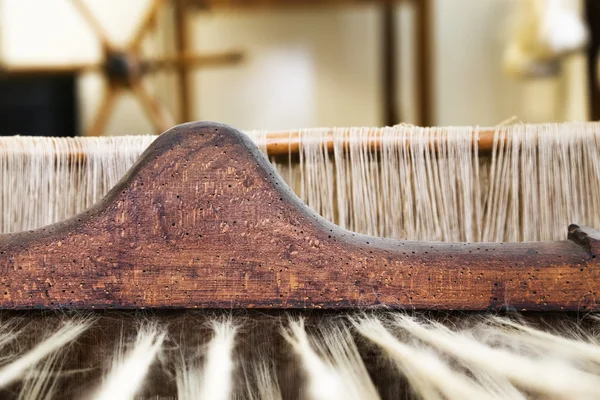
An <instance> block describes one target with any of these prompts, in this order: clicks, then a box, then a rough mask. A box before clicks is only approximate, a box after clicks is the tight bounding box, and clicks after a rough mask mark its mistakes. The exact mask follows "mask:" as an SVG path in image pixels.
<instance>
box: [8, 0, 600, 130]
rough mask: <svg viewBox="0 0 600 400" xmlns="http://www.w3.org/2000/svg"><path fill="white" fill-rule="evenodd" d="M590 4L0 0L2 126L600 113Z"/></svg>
mask: <svg viewBox="0 0 600 400" xmlns="http://www.w3.org/2000/svg"><path fill="white" fill-rule="evenodd" d="M599 45H600V1H598V0H587V1H585V0H477V1H474V0H398V1H390V0H387V1H383V0H382V1H375V0H373V1H367V0H362V1H358V0H354V1H352V0H330V1H327V0H305V1H302V0H230V1H228V0H0V121H1V123H0V134H2V135H12V134H29V135H52V136H73V135H125V134H149V133H159V132H161V131H163V130H164V129H166V128H168V127H170V126H172V125H173V124H175V123H179V122H184V121H190V120H201V119H202V120H215V121H219V122H224V123H228V124H230V125H233V126H235V127H237V128H240V129H267V130H285V129H293V128H309V127H318V126H357V125H359V126H362V125H368V126H382V125H393V124H397V123H401V122H406V123H412V124H419V125H482V126H493V125H496V124H499V123H502V122H503V121H506V120H507V119H510V118H511V117H515V118H516V119H517V120H520V121H523V122H554V121H573V120H579V121H580V120H589V119H594V120H597V119H600V92H599V84H598V82H599V79H598V60H597V55H598V47H599Z"/></svg>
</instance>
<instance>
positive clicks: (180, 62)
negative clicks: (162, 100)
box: [143, 51, 243, 72]
mask: <svg viewBox="0 0 600 400" xmlns="http://www.w3.org/2000/svg"><path fill="white" fill-rule="evenodd" d="M242 58H243V54H242V52H239V51H231V52H227V53H214V54H189V53H183V54H179V55H173V56H165V57H160V58H156V59H150V60H144V61H143V62H144V67H145V72H156V71H157V70H169V69H177V68H181V67H183V68H194V67H211V66H220V65H226V64H232V63H236V62H238V61H240V60H242Z"/></svg>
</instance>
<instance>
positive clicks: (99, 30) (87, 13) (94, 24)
mask: <svg viewBox="0 0 600 400" xmlns="http://www.w3.org/2000/svg"><path fill="white" fill-rule="evenodd" d="M73 5H74V6H75V8H77V10H79V14H81V16H82V17H83V18H84V19H85V20H86V21H87V23H88V24H89V25H90V27H91V28H92V30H93V31H94V33H96V35H97V36H98V38H99V39H100V42H101V43H102V47H103V48H104V51H114V50H115V46H114V45H113V44H112V42H111V40H110V36H109V35H108V33H107V32H106V30H105V29H104V27H102V25H101V24H100V22H99V21H98V20H97V19H96V17H95V16H94V13H92V11H91V10H90V9H89V8H88V6H86V5H85V3H84V2H83V0H73Z"/></svg>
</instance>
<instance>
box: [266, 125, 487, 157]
mask: <svg viewBox="0 0 600 400" xmlns="http://www.w3.org/2000/svg"><path fill="white" fill-rule="evenodd" d="M494 135H495V129H493V128H485V129H481V130H480V131H479V140H478V141H477V147H478V149H479V151H483V152H491V151H492V149H493V147H494ZM383 136H384V131H383V130H382V129H379V130H378V131H377V132H375V133H374V135H373V137H372V139H370V140H371V142H370V144H371V148H372V149H374V150H379V149H381V146H382V137H383ZM319 140H323V142H324V145H325V146H326V147H327V151H329V152H333V149H334V144H335V142H334V138H333V133H332V132H329V133H328V134H327V136H326V138H323V139H321V138H319ZM431 140H432V141H435V140H436V138H435V137H434V136H432V137H431ZM256 144H257V145H258V146H259V147H261V148H265V147H266V149H267V154H268V155H269V156H284V155H294V154H298V153H299V152H300V146H301V144H302V137H301V135H300V134H299V132H298V131H290V132H271V133H267V134H266V138H265V139H264V141H263V140H258V141H256ZM344 145H345V146H344V147H345V148H347V147H348V146H349V145H350V142H345V143H344Z"/></svg>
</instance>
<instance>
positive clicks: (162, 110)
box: [131, 82, 175, 133]
mask: <svg viewBox="0 0 600 400" xmlns="http://www.w3.org/2000/svg"><path fill="white" fill-rule="evenodd" d="M131 90H132V91H133V93H135V95H136V96H137V98H138V99H139V100H140V102H141V103H142V106H143V107H144V111H145V112H146V115H147V116H148V118H149V119H150V121H151V122H152V125H154V128H155V129H156V133H162V132H164V131H166V130H168V129H169V128H171V127H172V126H173V125H175V120H174V119H173V117H172V116H171V113H170V112H169V110H167V108H166V107H165V106H163V105H162V104H161V103H160V102H159V101H158V100H156V99H155V98H154V97H152V95H150V93H148V91H147V90H146V88H145V87H144V85H142V83H141V82H136V83H134V84H133V85H132V86H131Z"/></svg>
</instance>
